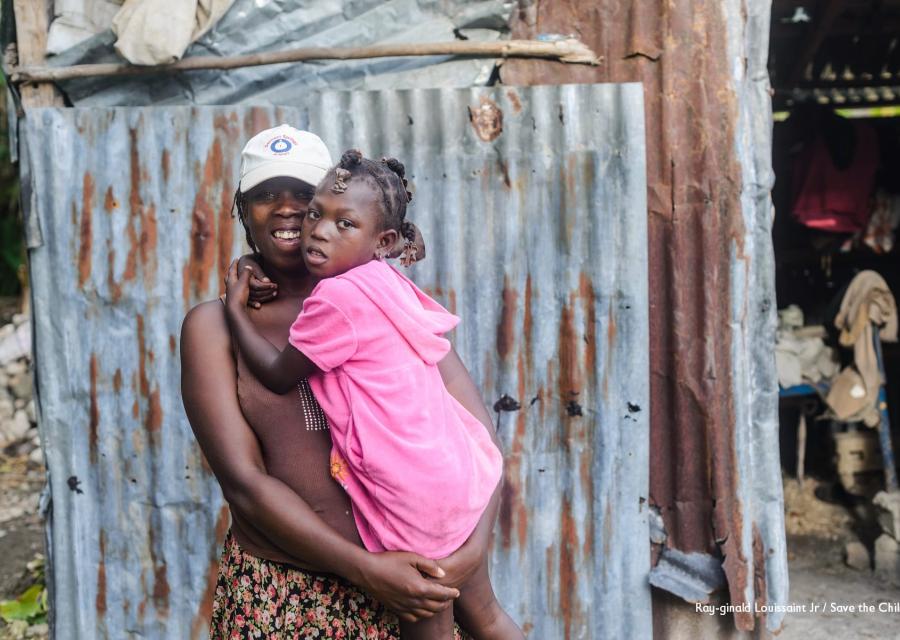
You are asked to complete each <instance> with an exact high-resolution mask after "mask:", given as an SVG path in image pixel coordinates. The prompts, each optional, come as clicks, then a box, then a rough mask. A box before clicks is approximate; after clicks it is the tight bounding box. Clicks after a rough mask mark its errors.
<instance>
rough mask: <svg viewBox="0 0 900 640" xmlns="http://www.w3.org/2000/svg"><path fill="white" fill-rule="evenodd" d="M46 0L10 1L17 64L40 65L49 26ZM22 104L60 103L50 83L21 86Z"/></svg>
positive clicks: (35, 105)
mask: <svg viewBox="0 0 900 640" xmlns="http://www.w3.org/2000/svg"><path fill="white" fill-rule="evenodd" d="M47 3H48V0H13V11H14V12H15V15H16V46H17V50H18V51H17V53H18V58H19V65H29V66H30V65H41V64H43V63H44V58H45V56H46V55H47V32H48V31H49V29H50V25H49V11H48V4H47ZM20 93H21V96H22V106H23V107H25V108H26V109H27V108H28V107H49V106H61V105H63V104H64V101H63V98H62V94H61V93H60V92H59V90H58V89H57V88H56V87H54V86H53V85H52V84H42V85H37V86H30V87H22V88H21V92H20Z"/></svg>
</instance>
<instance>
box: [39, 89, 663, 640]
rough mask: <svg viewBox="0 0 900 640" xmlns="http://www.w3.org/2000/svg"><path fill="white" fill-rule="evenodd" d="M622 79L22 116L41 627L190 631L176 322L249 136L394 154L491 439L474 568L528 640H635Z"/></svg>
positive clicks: (638, 406) (631, 106) (643, 239)
mask: <svg viewBox="0 0 900 640" xmlns="http://www.w3.org/2000/svg"><path fill="white" fill-rule="evenodd" d="M642 113H643V101H642V92H641V88H640V86H638V85H620V86H616V85H605V86H601V85H593V86H563V87H535V88H530V89H512V88H496V89H472V90H415V91H387V92H374V93H362V92H355V93H325V94H316V95H313V96H311V97H310V98H309V102H308V104H307V105H301V106H298V107H297V108H285V109H281V110H273V109H268V108H266V109H248V108H212V107H206V108H203V107H201V108H181V107H176V108H158V109H149V108H135V109H97V110H90V111H88V110H80V109H60V110H57V109H52V110H43V111H35V112H32V113H31V114H30V115H29V117H28V119H27V122H26V127H25V136H24V138H23V139H24V143H25V146H26V147H27V151H28V154H29V158H28V160H29V162H28V168H29V170H30V176H28V175H26V176H25V177H26V178H29V181H28V186H32V187H34V189H33V191H32V194H31V196H30V205H31V206H30V207H29V222H30V226H29V228H30V230H31V231H30V238H29V243H30V246H31V247H33V248H32V249H31V251H30V260H31V268H32V278H33V291H34V298H35V300H34V311H35V317H36V325H35V330H36V349H37V356H36V362H37V363H38V393H39V407H40V410H41V430H42V435H43V438H44V442H45V450H46V453H47V459H48V465H49V471H50V481H51V497H52V504H51V508H50V513H51V519H50V527H49V531H50V542H51V544H50V553H51V571H52V586H53V589H52V599H53V601H52V605H51V606H52V609H53V611H54V615H55V625H56V629H57V630H58V633H59V634H60V636H59V637H66V638H91V639H92V638H97V637H108V638H122V637H129V636H131V635H141V636H144V637H150V638H166V639H168V638H183V637H202V636H203V634H204V632H205V621H206V618H207V616H208V614H209V609H210V602H211V597H212V583H211V582H210V576H211V571H212V570H213V569H214V564H215V556H216V553H217V549H216V546H217V541H220V540H221V536H222V534H223V532H224V530H225V527H227V512H226V511H224V510H223V509H222V503H221V497H220V495H219V492H218V489H217V487H216V483H215V481H214V479H212V478H211V477H210V476H209V474H208V472H207V471H206V470H205V469H204V467H203V464H202V460H201V457H200V455H199V452H198V451H197V449H196V446H195V444H194V442H193V438H192V436H191V434H190V429H189V427H188V425H187V423H186V420H185V418H184V416H183V412H182V409H181V401H180V395H179V392H178V355H177V341H178V333H179V326H180V322H181V318H182V317H183V315H184V313H185V312H186V310H187V309H189V308H190V306H191V305H193V304H194V303H196V302H197V301H200V300H203V299H208V298H210V297H212V296H214V295H216V294H217V293H218V292H219V290H220V282H221V276H222V273H223V270H224V269H225V267H226V266H227V264H228V260H229V259H230V257H231V256H232V255H234V254H235V253H237V252H238V251H239V249H240V244H239V243H240V237H241V235H242V234H240V233H237V227H236V223H235V221H234V220H233V219H231V218H230V215H229V208H230V203H231V195H232V193H233V187H234V185H235V182H236V178H237V168H238V167H237V157H238V153H239V151H240V147H241V145H242V143H243V141H244V140H245V139H246V138H248V137H249V136H250V135H251V134H252V133H253V132H255V131H256V130H258V129H261V128H264V127H266V126H269V125H274V124H277V123H278V122H281V121H287V122H291V123H294V124H296V125H299V126H308V127H309V128H310V129H312V130H314V131H316V132H317V133H319V134H320V135H322V137H323V138H324V139H325V140H326V141H327V142H328V144H329V145H330V147H331V149H332V152H333V153H334V154H335V155H337V154H338V153H339V152H340V150H342V149H343V148H345V147H348V146H351V145H352V146H359V147H361V148H362V149H363V150H364V151H365V152H366V153H367V154H371V155H373V156H376V157H377V156H379V155H382V154H391V155H395V156H397V157H399V158H401V159H402V160H403V161H404V162H405V163H406V164H407V167H408V173H409V174H410V177H411V183H412V185H413V191H414V192H415V198H414V200H413V204H412V207H411V210H410V217H411V218H412V219H413V220H415V221H416V222H417V223H418V224H419V225H420V226H421V228H422V230H423V232H424V234H425V236H426V238H427V239H428V258H427V260H425V261H424V262H423V263H421V264H419V265H417V266H416V267H415V268H414V270H413V277H414V279H415V280H416V281H417V282H419V283H420V284H421V285H422V286H424V287H425V288H427V289H428V290H430V291H431V292H432V293H433V294H434V295H435V296H436V297H437V298H438V299H439V300H441V301H442V302H443V303H444V304H445V305H446V306H448V307H449V308H450V309H451V310H452V311H454V312H456V313H458V314H459V315H461V316H462V318H463V323H462V326H461V327H460V328H459V329H457V330H456V332H455V336H454V342H455V344H456V346H457V349H458V350H459V351H460V353H461V355H462V357H463V359H464V360H465V362H466V363H467V364H468V365H469V367H470V369H471V371H472V373H473V376H474V377H475V379H476V380H477V381H478V382H480V383H481V384H482V387H483V389H484V395H485V399H486V401H487V402H488V403H489V404H491V405H493V404H494V402H496V401H497V400H499V399H500V398H501V396H503V395H506V396H508V398H506V399H505V400H504V401H503V402H500V403H499V404H498V407H502V408H503V409H505V410H501V411H499V412H498V413H497V419H498V422H499V426H500V437H501V439H502V441H503V443H504V447H505V454H506V461H507V462H506V485H505V492H504V504H503V508H502V512H501V515H500V522H499V524H498V529H497V532H496V537H495V550H494V557H493V560H492V566H493V575H494V582H495V586H496V590H497V592H498V595H499V597H500V599H501V601H502V602H503V603H504V604H505V605H506V606H507V607H508V609H509V610H510V612H511V614H512V615H513V616H514V617H515V618H516V619H517V620H519V621H520V622H521V623H522V624H523V626H524V627H525V629H526V630H528V631H529V632H530V635H531V637H535V638H573V639H574V638H592V637H593V638H600V637H636V638H637V637H649V635H650V622H649V617H648V616H647V612H648V611H649V608H650V593H649V584H648V581H647V576H648V572H649V570H650V566H649V561H650V551H649V541H648V528H647V527H648V525H647V517H648V508H647V496H648V493H647V490H648V487H647V476H648V429H649V418H648V410H647V408H648V406H649V402H650V398H649V392H648V363H647V341H648V320H647V318H648V309H647V271H646V263H647V235H646V233H647V218H646V182H645V178H644V175H645V164H644V163H645V152H644V146H643V144H644V143H643V141H644V120H643V116H642Z"/></svg>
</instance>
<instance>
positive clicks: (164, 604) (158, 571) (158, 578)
mask: <svg viewBox="0 0 900 640" xmlns="http://www.w3.org/2000/svg"><path fill="white" fill-rule="evenodd" d="M154 520H155V517H154V516H153V515H151V516H150V522H148V523H147V535H148V540H147V545H148V548H149V551H150V563H151V565H152V566H153V590H152V591H151V598H152V599H153V606H154V607H155V608H156V613H157V615H160V616H162V617H165V616H166V615H168V612H169V593H170V592H171V589H170V588H169V579H168V576H167V572H166V563H165V561H164V560H160V559H159V558H158V557H157V555H156V534H157V532H158V527H159V523H157V522H154Z"/></svg>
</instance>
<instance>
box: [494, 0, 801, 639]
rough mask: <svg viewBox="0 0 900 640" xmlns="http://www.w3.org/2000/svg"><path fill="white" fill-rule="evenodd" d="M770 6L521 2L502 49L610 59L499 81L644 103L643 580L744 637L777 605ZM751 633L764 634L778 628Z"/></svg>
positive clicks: (514, 70)
mask: <svg viewBox="0 0 900 640" xmlns="http://www.w3.org/2000/svg"><path fill="white" fill-rule="evenodd" d="M770 5H771V2H770V0H742V1H739V0H726V1H724V2H720V1H710V0H702V1H699V2H669V3H649V2H644V1H642V0H607V1H604V2H600V3H596V2H585V1H584V0H553V1H552V2H551V1H549V0H534V1H524V0H523V1H520V2H519V8H518V10H517V11H515V12H513V18H512V29H513V34H512V36H513V38H531V37H535V36H537V35H538V34H541V33H570V32H575V33H578V34H579V37H580V38H581V39H582V41H583V42H585V43H586V44H587V45H588V46H589V47H591V48H592V49H593V50H594V51H596V52H598V53H599V54H601V55H603V56H604V59H603V62H602V64H601V65H600V66H599V67H597V68H593V69H592V68H586V67H574V66H567V65H562V64H558V63H552V62H541V61H522V60H510V61H508V62H507V63H505V64H504V66H503V67H502V69H501V78H502V81H503V82H504V83H506V84H515V85H536V84H553V83H572V82H586V83H587V82H634V81H639V82H641V83H642V84H643V86H644V91H645V97H646V113H645V116H646V126H647V183H648V191H647V192H648V221H649V222H648V223H649V231H648V237H649V275H650V371H651V376H650V385H651V407H650V408H651V429H650V432H651V433H650V442H651V450H650V467H651V469H650V498H651V503H652V504H653V506H654V507H655V508H656V509H658V511H659V513H660V516H661V524H662V525H663V527H661V528H660V531H659V532H658V535H657V536H656V542H658V543H659V545H658V546H657V548H656V550H655V553H654V556H655V558H654V560H655V563H656V562H657V561H660V560H661V561H660V562H658V564H656V567H655V568H654V572H655V576H656V577H658V578H659V583H660V585H661V586H662V585H666V588H668V589H670V590H672V591H673V592H674V593H676V594H678V595H680V596H682V597H685V598H686V599H689V600H696V599H698V596H697V590H698V589H699V590H700V591H701V592H702V595H701V596H700V599H703V598H705V597H708V595H709V594H710V593H711V592H713V591H714V590H716V589H717V588H719V587H720V586H721V585H720V578H721V579H724V582H725V583H726V584H727V587H728V590H729V592H730V599H731V601H732V602H733V603H735V604H741V603H748V604H749V605H750V611H751V613H739V614H736V615H735V622H736V625H737V627H738V628H739V629H743V630H750V629H753V628H754V627H756V626H757V625H756V620H755V618H756V615H755V614H754V613H752V612H753V611H754V609H755V607H754V603H759V604H763V603H767V604H784V603H785V602H786V600H787V553H786V549H785V539H784V516H783V500H782V487H781V474H780V464H779V456H778V418H777V380H776V375H775V362H774V357H773V355H772V344H774V325H775V301H774V295H775V288H774V257H773V249H772V241H771V233H770V229H771V217H772V209H771V202H770V198H769V193H770V191H771V188H772V184H773V181H774V175H773V173H772V167H771V139H772V135H771V122H772V121H771V98H770V95H769V78H768V73H767V71H766V57H767V50H768V32H769V31H768V30H769V9H770ZM673 552H674V553H673ZM710 561H715V563H714V565H715V568H716V569H717V571H711V570H708V569H710V568H712V567H713V566H714V565H712V564H710ZM719 567H721V568H719ZM723 571H724V574H723ZM759 617H762V618H763V619H764V625H765V626H766V627H767V628H768V629H769V630H770V631H774V630H777V629H778V628H779V626H780V624H781V620H782V618H783V614H781V613H773V614H771V615H769V616H766V615H765V614H762V615H760V616H759Z"/></svg>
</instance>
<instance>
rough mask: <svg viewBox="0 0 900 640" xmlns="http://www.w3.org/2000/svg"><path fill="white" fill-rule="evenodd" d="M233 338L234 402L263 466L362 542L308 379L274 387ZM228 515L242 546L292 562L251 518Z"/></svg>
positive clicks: (274, 339) (280, 343)
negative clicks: (334, 472) (288, 387)
mask: <svg viewBox="0 0 900 640" xmlns="http://www.w3.org/2000/svg"><path fill="white" fill-rule="evenodd" d="M257 327H258V328H259V329H260V331H261V332H262V334H263V335H264V336H265V337H266V338H267V339H268V340H269V341H270V342H271V343H272V344H274V345H275V346H277V347H278V348H284V346H285V345H286V344H287V331H284V330H282V331H280V332H279V333H278V334H274V333H273V332H272V331H271V330H267V328H266V327H264V326H261V323H259V324H257ZM232 344H233V348H234V353H235V362H236V364H237V394H238V402H239V403H240V406H241V411H242V412H243V414H244V417H245V418H246V420H247V422H248V423H249V424H250V426H251V427H252V428H253V431H254V432H255V434H256V437H257V439H258V440H259V444H260V447H261V449H262V455H263V461H264V463H265V465H266V471H267V472H268V474H269V475H270V476H272V477H274V478H277V479H278V480H281V481H282V482H284V483H285V484H286V485H287V486H288V487H290V488H291V489H293V490H294V491H295V492H296V493H297V495H299V496H300V497H301V498H303V499H304V500H305V501H306V503H307V504H309V506H310V507H311V508H312V509H313V511H315V512H316V513H317V514H319V516H320V517H321V518H322V519H323V520H324V521H325V522H326V523H328V524H329V525H330V526H331V527H332V528H333V529H335V530H336V531H337V532H338V533H339V534H340V535H342V536H344V537H345V538H347V539H348V540H351V541H353V542H355V543H356V544H360V545H361V544H362V543H361V542H360V539H359V534H358V532H357V530H356V523H355V522H354V520H353V515H352V513H351V510H350V500H349V498H348V497H347V494H346V493H345V492H344V490H343V489H342V488H341V487H340V485H338V483H337V482H335V481H334V480H333V479H332V478H331V473H330V462H329V456H330V453H331V435H330V433H329V430H328V421H327V420H326V418H325V414H324V413H323V412H322V409H321V407H319V403H318V402H316V399H315V397H314V396H313V394H312V391H311V390H310V388H309V383H308V382H307V381H306V380H303V381H301V383H300V384H298V385H297V387H295V388H294V390H292V391H289V392H288V393H286V394H284V395H278V394H275V393H272V392H271V391H269V390H268V389H267V388H266V387H265V386H264V385H263V384H262V383H261V382H260V381H259V380H258V379H257V378H256V376H254V375H253V373H252V372H251V371H250V369H249V368H248V367H247V364H246V362H245V361H244V358H243V357H242V355H241V353H240V349H239V348H238V347H237V345H236V344H234V343H232ZM231 515H232V531H233V533H234V536H235V538H236V540H237V542H238V544H240V545H241V546H242V547H244V549H246V550H247V551H248V552H250V553H252V554H253V555H256V556H259V557H261V558H265V559H267V560H274V561H276V562H287V563H290V562H291V561H290V559H289V558H288V557H287V556H285V554H284V553H282V552H281V551H279V550H278V549H276V548H274V547H273V546H272V545H271V543H269V542H268V541H267V540H266V539H265V538H264V537H262V536H260V535H259V533H257V531H258V529H257V527H256V525H254V523H252V522H247V521H245V520H244V519H242V518H241V517H240V516H239V515H238V514H236V513H235V512H234V511H232V513H231Z"/></svg>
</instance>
